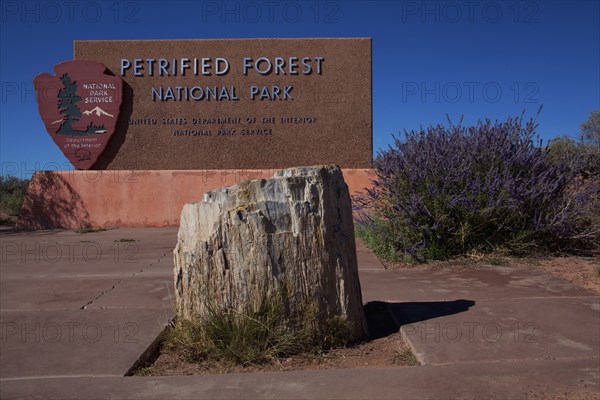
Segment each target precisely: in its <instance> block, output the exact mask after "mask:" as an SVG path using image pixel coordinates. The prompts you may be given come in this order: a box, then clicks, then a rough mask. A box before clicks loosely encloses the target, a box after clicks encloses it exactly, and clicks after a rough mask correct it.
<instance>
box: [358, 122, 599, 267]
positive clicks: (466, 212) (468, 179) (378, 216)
mask: <svg viewBox="0 0 600 400" xmlns="http://www.w3.org/2000/svg"><path fill="white" fill-rule="evenodd" d="M536 127H537V125H536V123H535V119H531V120H529V121H528V122H526V123H523V120H522V116H521V118H509V119H507V120H506V121H505V122H494V123H492V122H491V121H490V120H486V121H479V122H478V123H477V124H476V125H475V126H471V127H464V126H462V125H461V124H460V123H459V124H458V125H453V124H452V123H449V125H448V126H444V125H438V126H431V127H429V128H427V129H426V130H424V129H422V128H421V129H420V130H418V131H411V132H405V134H404V138H403V140H401V139H400V138H397V137H394V143H393V145H391V146H389V148H388V149H387V150H384V151H380V152H379V154H378V156H377V158H376V159H375V163H374V164H375V165H374V166H375V171H376V174H377V178H376V179H375V180H374V181H373V184H374V186H373V188H371V189H370V190H368V192H367V193H366V194H364V195H360V196H357V197H355V198H354V204H355V216H356V218H357V234H358V235H359V236H360V237H362V238H363V239H364V240H365V241H366V242H367V244H368V245H369V246H370V247H371V248H372V249H373V250H374V251H375V252H376V253H378V254H379V255H380V256H382V257H384V258H387V259H399V258H404V257H406V256H408V257H410V258H413V259H417V260H421V259H424V258H432V259H444V258H447V257H450V256H454V255H458V254H464V253H466V252H469V251H472V250H477V251H491V250H496V249H498V248H504V249H508V250H510V251H512V252H522V251H530V250H537V251H555V250H558V251H565V250H572V249H576V248H579V249H580V248H585V247H591V246H597V245H598V226H597V225H595V224H594V223H593V218H592V217H591V216H592V215H596V216H598V214H599V210H598V200H599V199H598V193H599V191H598V187H599V186H598V182H599V180H598V179H597V177H595V179H594V178H593V179H586V180H585V181H584V180H583V179H582V178H581V174H580V171H581V169H582V166H581V165H580V164H581V162H580V160H578V158H576V157H569V154H566V155H565V156H564V157H559V158H557V157H549V153H548V152H547V151H546V149H545V148H543V147H542V146H541V141H540V140H539V139H538V138H537V136H536V135H535V129H536ZM596 222H597V220H596Z"/></svg>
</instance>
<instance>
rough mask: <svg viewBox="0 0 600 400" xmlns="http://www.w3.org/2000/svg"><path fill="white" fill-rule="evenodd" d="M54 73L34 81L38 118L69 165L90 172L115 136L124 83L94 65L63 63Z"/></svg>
mask: <svg viewBox="0 0 600 400" xmlns="http://www.w3.org/2000/svg"><path fill="white" fill-rule="evenodd" d="M54 72H55V73H56V75H50V74H47V73H42V74H40V75H38V76H36V77H35V79H34V80H33V84H34V86H35V91H36V94H37V102H38V108H39V111H40V115H41V116H42V120H43V121H44V124H45V125H46V130H47V131H48V133H49V134H50V136H51V137H52V139H53V140H54V143H56V144H57V145H58V147H60V149H61V150H62V152H63V153H64V155H65V156H66V157H67V158H68V159H69V161H71V163H72V164H73V165H74V166H75V167H76V168H77V169H89V168H91V167H92V165H94V163H95V162H96V160H97V159H98V157H99V156H100V154H101V153H102V151H103V150H104V148H105V147H106V144H107V143H108V141H109V139H110V137H111V136H112V134H113V133H114V132H115V128H116V126H117V119H118V117H119V109H120V108H121V102H122V98H123V83H122V81H121V78H120V77H118V76H114V75H108V74H107V73H106V67H105V66H104V65H103V64H100V63H98V62H95V61H87V60H74V61H65V62H62V63H60V64H57V65H56V66H55V67H54Z"/></svg>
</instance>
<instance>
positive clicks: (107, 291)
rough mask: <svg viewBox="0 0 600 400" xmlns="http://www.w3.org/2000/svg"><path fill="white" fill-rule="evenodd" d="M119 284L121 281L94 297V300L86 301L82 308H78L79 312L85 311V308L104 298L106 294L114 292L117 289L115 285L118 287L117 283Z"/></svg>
mask: <svg viewBox="0 0 600 400" xmlns="http://www.w3.org/2000/svg"><path fill="white" fill-rule="evenodd" d="M121 282H123V279H120V280H119V281H118V282H117V283H115V284H114V285H113V286H112V287H111V288H110V289H108V290H104V291H102V293H100V294H99V295H98V296H96V298H94V299H92V300H90V301H88V302H87V303H86V304H84V305H83V306H81V307H79V308H80V309H81V310H85V309H86V308H87V307H88V306H89V305H91V304H92V303H94V302H95V301H96V300H98V299H99V298H100V297H102V296H104V295H105V294H106V293H109V292H111V291H113V290H114V289H115V288H116V287H117V285H118V284H119V283H121Z"/></svg>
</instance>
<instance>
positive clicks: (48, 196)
mask: <svg viewBox="0 0 600 400" xmlns="http://www.w3.org/2000/svg"><path fill="white" fill-rule="evenodd" d="M274 172H275V170H274V169H262V170H239V169H238V170H234V169H232V170H169V171H158V170H156V171H126V170H103V171H39V172H36V173H35V174H34V175H33V176H32V179H31V183H30V184H29V189H28V191H27V195H26V197H25V201H24V203H23V207H22V208H21V214H20V216H19V219H18V221H17V228H18V229H28V230H34V229H59V228H67V229H74V228H82V227H165V226H177V225H179V218H180V214H181V209H182V208H183V205H184V204H185V203H191V202H196V201H201V200H202V197H203V195H204V193H205V192H207V191H210V190H213V189H216V188H218V187H222V186H230V185H234V184H236V183H238V182H241V181H245V180H248V179H259V178H269V177H271V176H273V173H274ZM343 174H344V179H345V181H346V183H347V184H348V188H349V190H350V193H351V194H357V193H359V192H362V191H364V189H365V188H367V187H371V179H373V178H374V176H375V174H374V172H373V170H372V169H343Z"/></svg>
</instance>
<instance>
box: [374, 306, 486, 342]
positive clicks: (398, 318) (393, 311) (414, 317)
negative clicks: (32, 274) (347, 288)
mask: <svg viewBox="0 0 600 400" xmlns="http://www.w3.org/2000/svg"><path fill="white" fill-rule="evenodd" d="M474 305H475V301H474V300H464V299H460V300H453V301H422V302H406V303H387V302H383V301H371V302H369V303H367V304H365V315H366V318H367V325H368V327H369V334H370V337H371V340H375V339H380V338H383V337H386V336H389V335H391V334H394V333H396V332H398V331H399V330H400V327H401V326H402V325H407V324H413V323H415V322H421V321H425V320H428V319H432V318H437V317H442V316H444V315H452V314H458V313H461V312H464V311H467V310H469V308H471V307H473V306H474Z"/></svg>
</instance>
